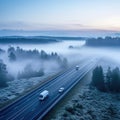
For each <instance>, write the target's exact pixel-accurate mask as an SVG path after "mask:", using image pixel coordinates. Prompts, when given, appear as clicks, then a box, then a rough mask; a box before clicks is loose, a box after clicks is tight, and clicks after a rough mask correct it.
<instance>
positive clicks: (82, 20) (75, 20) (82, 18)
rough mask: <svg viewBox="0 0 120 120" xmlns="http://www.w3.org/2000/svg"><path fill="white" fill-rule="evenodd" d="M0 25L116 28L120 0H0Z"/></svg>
mask: <svg viewBox="0 0 120 120" xmlns="http://www.w3.org/2000/svg"><path fill="white" fill-rule="evenodd" d="M0 29H14V30H79V29H80V30H81V29H83V30H84V29H101V30H116V31H119V30H120V0H0Z"/></svg>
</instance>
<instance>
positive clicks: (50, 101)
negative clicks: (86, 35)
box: [0, 58, 98, 120]
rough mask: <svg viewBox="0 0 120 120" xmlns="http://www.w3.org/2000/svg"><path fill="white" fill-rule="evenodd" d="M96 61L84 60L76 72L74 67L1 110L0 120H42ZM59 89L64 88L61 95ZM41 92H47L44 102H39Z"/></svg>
mask: <svg viewBox="0 0 120 120" xmlns="http://www.w3.org/2000/svg"><path fill="white" fill-rule="evenodd" d="M97 61H98V60H97V59H96V58H91V59H89V60H86V61H84V62H83V63H82V64H80V65H78V66H79V70H76V69H75V68H76V67H72V68H71V69H69V70H67V71H65V72H64V73H63V74H61V75H60V76H58V77H56V78H55V79H53V80H51V81H49V82H48V83H46V84H45V85H43V86H42V87H40V88H37V89H36V90H34V91H32V92H31V93H29V94H28V95H26V96H25V97H23V98H21V99H19V100H18V101H16V102H14V103H13V104H11V105H10V106H8V107H6V108H4V109H2V110H1V111H0V120H36V119H39V120H40V119H42V118H43V117H44V116H45V115H46V114H47V112H48V111H49V110H50V109H51V108H52V107H53V106H55V104H57V103H58V102H59V100H61V99H62V98H63V97H64V96H65V95H66V94H67V92H68V91H69V90H70V89H71V88H72V87H73V86H74V85H75V84H77V82H79V80H81V79H82V78H83V77H84V76H85V75H86V74H87V73H88V72H89V71H90V70H91V69H92V68H93V67H94V66H95V65H96V63H97ZM60 87H64V91H63V92H62V93H59V92H58V90H59V88H60ZM43 90H48V91H49V96H48V97H47V98H46V99H45V100H43V101H40V100H39V94H40V93H41V92H42V91H43Z"/></svg>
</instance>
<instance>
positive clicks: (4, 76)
mask: <svg viewBox="0 0 120 120" xmlns="http://www.w3.org/2000/svg"><path fill="white" fill-rule="evenodd" d="M13 79H14V78H13V77H12V76H11V75H9V74H8V71H7V68H6V64H4V63H3V61H2V60H0V88H3V87H7V86H8V84H7V82H8V81H10V80H13Z"/></svg>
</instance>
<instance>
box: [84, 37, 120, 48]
mask: <svg viewBox="0 0 120 120" xmlns="http://www.w3.org/2000/svg"><path fill="white" fill-rule="evenodd" d="M86 45H87V46H93V47H99V46H100V47H102V46H116V47H117V46H120V38H119V37H115V38H112V37H105V38H102V37H98V38H90V39H87V40H86Z"/></svg>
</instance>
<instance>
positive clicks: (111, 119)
mask: <svg viewBox="0 0 120 120" xmlns="http://www.w3.org/2000/svg"><path fill="white" fill-rule="evenodd" d="M90 78H91V80H90ZM84 80H86V81H89V82H87V83H85V84H84V85H82V86H80V88H78V91H77V93H76V94H75V95H73V96H72V99H71V100H69V101H68V102H67V103H66V104H65V105H64V106H62V107H61V108H60V110H58V112H57V113H56V115H55V116H53V118H52V119H51V120H120V71H119V68H118V67H116V68H114V69H111V68H110V67H108V69H107V71H106V72H105V71H104V69H103V67H102V66H97V67H96V68H95V69H94V70H93V71H92V74H91V77H90V76H89V77H88V78H85V79H84Z"/></svg>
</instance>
